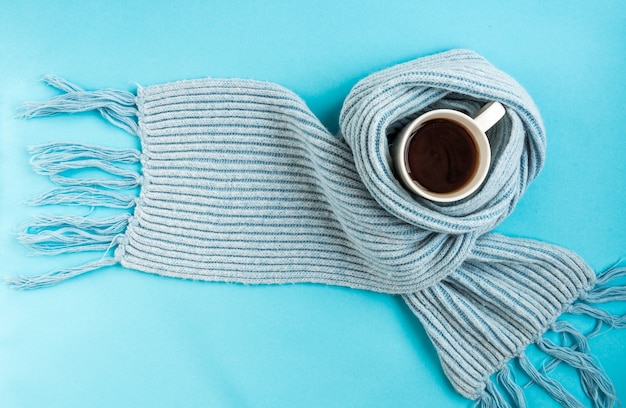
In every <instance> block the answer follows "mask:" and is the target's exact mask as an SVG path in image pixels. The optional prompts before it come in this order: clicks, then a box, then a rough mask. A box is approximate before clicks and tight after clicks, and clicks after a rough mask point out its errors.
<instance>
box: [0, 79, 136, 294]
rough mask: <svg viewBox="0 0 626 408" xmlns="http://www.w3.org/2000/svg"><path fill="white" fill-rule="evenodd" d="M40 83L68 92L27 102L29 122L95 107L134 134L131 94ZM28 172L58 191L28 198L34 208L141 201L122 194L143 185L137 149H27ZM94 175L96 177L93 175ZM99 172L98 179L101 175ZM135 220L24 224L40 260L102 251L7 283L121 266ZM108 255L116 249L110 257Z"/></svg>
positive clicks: (49, 281) (33, 283) (44, 219)
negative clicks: (77, 262)
mask: <svg viewBox="0 0 626 408" xmlns="http://www.w3.org/2000/svg"><path fill="white" fill-rule="evenodd" d="M44 81H45V82H47V83H48V84H49V85H51V86H53V87H55V88H58V89H60V90H62V91H65V92H66V93H65V94H63V95H59V96H57V97H54V98H51V99H49V100H47V101H44V102H40V103H30V104H27V105H26V106H25V107H24V109H23V110H22V116H23V117H25V118H32V117H37V116H50V115H56V114H61V113H75V112H85V111H89V110H97V111H99V112H100V114H101V115H102V116H103V117H104V118H105V119H107V120H108V121H109V122H111V123H113V124H114V125H116V126H118V127H120V128H122V129H124V130H126V131H128V132H129V133H132V134H135V135H136V134H137V129H138V127H137V107H136V105H135V95H133V94H131V93H129V92H125V91H118V90H112V89H105V90H98V91H85V90H83V89H82V88H80V87H78V86H77V85H74V84H72V83H70V82H67V81H65V80H64V79H62V78H59V77H56V76H46V77H44ZM29 151H30V153H31V154H32V158H31V164H32V166H33V169H34V170H35V171H36V172H37V173H39V174H42V175H46V176H48V177H49V178H50V180H51V181H52V182H53V183H54V184H56V185H58V186H59V187H57V188H55V189H52V190H50V191H48V192H45V193H43V194H40V195H37V196H35V197H32V198H31V199H30V200H28V201H27V202H26V203H27V204H30V205H34V206H43V205H71V206H86V207H89V208H91V209H94V208H96V207H105V208H114V209H127V210H129V209H132V208H134V207H135V205H136V203H137V200H138V198H137V197H135V196H134V195H133V194H130V193H128V192H127V191H119V192H116V191H114V190H131V189H134V188H137V187H139V186H141V184H142V182H143V177H142V175H141V174H140V173H139V172H138V171H135V170H134V169H133V168H132V167H133V166H135V167H138V163H140V162H141V159H142V155H141V152H140V151H139V150H137V149H115V148H107V147H103V146H97V145H91V144H81V143H48V144H43V145H39V146H34V147H31V148H30V149H29ZM93 172H97V173H98V175H99V176H100V177H91V176H90V175H91V174H92V173H93ZM101 175H103V176H101ZM133 220H134V218H133V216H132V215H131V214H130V213H128V212H124V213H121V214H118V215H114V216H109V217H105V218H97V217H91V216H75V215H51V214H49V215H41V216H38V217H35V218H34V219H32V220H31V221H30V222H28V223H27V224H26V225H25V226H24V228H23V232H22V233H21V234H20V235H19V239H20V241H21V242H22V243H23V244H24V245H26V246H27V247H29V248H30V249H31V250H32V251H33V252H34V253H35V254H37V255H58V254H66V253H76V252H101V253H102V255H101V257H100V259H97V260H95V261H91V262H87V263H85V264H83V265H80V266H77V267H73V268H68V269H61V270H56V271H52V272H49V273H46V274H43V275H38V276H16V277H10V278H8V279H6V282H7V283H8V284H9V285H10V286H13V287H14V288H16V289H36V288H41V287H46V286H51V285H54V284H56V283H58V282H61V281H64V280H67V279H70V278H73V277H75V276H78V275H82V274H84V273H87V272H90V271H94V270H97V269H101V268H104V267H107V266H112V265H115V264H118V263H119V262H120V259H121V253H123V250H124V248H123V247H124V244H125V242H126V237H125V233H126V230H127V228H128V226H129V225H130V224H131V223H132V222H133ZM110 252H114V255H113V256H111V255H110Z"/></svg>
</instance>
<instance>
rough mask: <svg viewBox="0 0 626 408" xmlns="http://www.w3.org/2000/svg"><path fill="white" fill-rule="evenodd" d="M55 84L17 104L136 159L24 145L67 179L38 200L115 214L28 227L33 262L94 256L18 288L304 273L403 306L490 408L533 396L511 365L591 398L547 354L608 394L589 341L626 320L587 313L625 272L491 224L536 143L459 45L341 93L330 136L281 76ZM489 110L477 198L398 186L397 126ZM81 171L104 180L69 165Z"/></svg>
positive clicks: (493, 76) (512, 84) (611, 296)
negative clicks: (93, 274)
mask: <svg viewBox="0 0 626 408" xmlns="http://www.w3.org/2000/svg"><path fill="white" fill-rule="evenodd" d="M46 80H47V82H48V83H49V84H50V85H52V86H54V87H56V88H58V89H60V90H62V91H64V93H63V94H61V95H59V96H57V97H54V98H52V99H50V100H48V101H44V102H40V103H33V104H28V105H26V106H25V108H24V111H23V112H22V113H23V115H24V116H25V117H36V116H48V115H54V114H58V113H72V112H82V111H89V110H98V111H99V112H100V113H101V114H102V116H103V117H104V118H105V119H107V120H108V121H110V122H111V123H113V124H114V125H116V126H118V127H120V128H122V129H124V130H126V131H128V132H129V133H131V134H133V135H136V136H137V137H138V138H139V140H140V142H141V150H137V149H117V148H115V149H114V148H106V147H103V146H95V145H88V144H76V143H52V144H46V145H41V146H36V147H34V148H32V150H31V153H32V155H33V156H32V163H33V166H34V168H35V170H36V171H38V172H40V173H42V174H45V175H48V176H49V177H50V178H51V179H52V181H53V182H54V183H56V184H57V185H58V186H57V188H55V189H54V190H52V191H49V192H46V193H44V194H41V195H39V196H37V197H34V198H32V200H31V204H35V205H47V204H67V205H79V206H87V207H110V208H119V209H120V210H119V213H118V215H115V216H107V217H97V216H94V215H93V214H92V215H90V216H86V217H83V216H69V215H60V216H59V215H49V216H41V217H37V218H35V219H33V220H32V221H31V222H30V223H29V225H28V226H27V228H26V230H25V231H24V233H23V234H22V235H21V240H22V241H23V242H24V243H25V244H27V245H28V246H30V247H31V248H33V249H34V250H35V251H36V252H38V253H46V254H59V253H67V252H77V251H100V252H101V253H100V255H99V256H98V257H97V259H95V260H94V261H93V262H89V263H87V264H84V265H80V266H78V267H73V268H68V269H63V270H56V271H52V272H50V273H47V274H44V275H39V276H20V277H14V278H11V279H10V280H9V282H10V283H11V284H12V285H14V286H16V287H18V288H37V287H43V286H47V285H52V284H55V283H57V282H59V281H61V280H64V279H68V278H70V277H73V276H76V275H79V274H83V273H85V272H89V271H93V270H95V269H99V268H102V267H105V266H109V265H114V264H121V265H123V266H124V267H127V268H129V269H135V270H139V271H143V272H149V273H155V274H160V275H164V276H169V277H178V278H185V279H194V280H202V281H225V282H238V283H247V284H279V283H296V282H314V283H323V284H330V285H339V286H346V287H350V288H356V289H365V290H370V291H375V292H383V293H388V294H392V295H400V296H402V297H403V299H404V300H405V302H406V304H407V305H408V306H409V308H410V309H411V310H412V312H413V313H414V314H415V316H416V317H417V318H418V319H419V320H420V322H421V323H422V324H423V326H424V327H425V329H426V331H427V333H428V335H429V337H430V339H431V340H432V342H433V344H434V345H435V348H436V350H437V352H438V355H439V358H440V361H441V364H442V365H443V368H444V371H445V373H446V375H447V376H448V378H449V380H450V381H451V383H452V385H453V386H454V387H455V389H456V390H457V391H458V392H459V393H461V394H462V395H464V396H465V397H467V398H470V399H473V400H477V401H478V402H479V403H480V404H482V405H483V406H486V407H503V406H508V405H509V404H511V405H514V406H524V405H525V398H524V392H523V388H521V387H520V385H519V384H517V382H516V381H515V377H514V375H513V374H512V371H511V368H514V370H515V371H518V372H520V371H521V372H523V373H525V375H526V376H527V377H529V378H530V380H531V381H532V382H534V383H536V384H538V385H539V386H541V387H543V388H544V389H545V390H546V391H547V392H548V394H549V395H551V396H552V397H553V398H554V399H555V400H557V401H558V402H560V403H562V404H564V405H566V406H582V405H581V402H579V401H578V400H577V399H576V398H575V397H574V396H573V395H572V394H571V393H570V392H568V391H567V390H566V389H565V388H564V387H563V386H562V385H561V384H559V383H558V382H557V381H556V380H554V379H553V378H551V377H550V375H549V374H550V366H553V365H555V364H556V363H565V364H568V365H570V366H572V367H573V368H574V369H576V370H577V371H578V373H579V375H580V378H581V384H582V388H583V390H584V391H585V393H586V395H587V397H588V398H589V400H590V401H591V402H592V404H593V405H594V406H612V405H613V404H614V403H615V402H616V392H615V389H614V388H613V385H612V384H611V382H610V381H609V379H608V378H607V377H606V375H605V373H604V372H603V370H602V368H601V366H600V365H599V363H598V362H596V360H595V359H594V358H593V357H592V356H591V355H590V354H589V350H588V346H587V338H588V337H589V336H592V335H594V334H596V333H597V331H598V330H599V328H600V327H601V326H602V325H608V326H612V327H624V326H625V325H626V321H625V318H624V316H617V315H612V314H610V313H608V312H606V311H604V310H603V309H600V308H599V307H598V306H597V304H598V303H601V302H607V301H614V300H626V287H624V286H615V284H614V283H612V282H611V281H613V280H615V279H617V278H619V277H622V276H624V275H626V268H624V267H621V266H615V267H613V268H611V269H609V270H607V271H606V272H604V273H603V274H601V275H600V276H596V274H595V273H594V271H593V270H592V269H591V268H590V267H589V266H588V265H587V264H586V263H585V262H584V261H583V260H582V259H581V258H580V257H579V256H577V255H576V254H574V253H572V252H571V251H568V250H566V249H564V248H560V247H558V246H554V245H550V244H546V243H542V242H539V241H533V240H527V239H515V238H509V237H506V236H503V235H499V234H496V233H493V232H490V231H491V230H492V229H493V228H494V227H495V226H497V225H498V224H499V223H500V222H502V221H503V220H504V219H505V218H506V217H507V216H508V215H509V214H510V213H511V212H512V211H513V209H514V208H515V205H516V203H517V202H518V200H519V199H520V197H521V196H522V194H523V193H524V191H525V189H526V188H527V187H528V185H529V183H530V182H531V181H532V180H533V179H534V178H535V177H536V176H537V174H538V173H539V171H540V170H541V168H542V166H543V162H544V153H545V134H544V129H543V125H542V122H541V118H540V116H539V112H538V110H537V108H536V106H535V105H534V103H533V101H532V100H531V98H530V96H529V95H528V94H527V93H526V91H525V90H524V89H523V88H522V87H521V86H520V85H519V84H518V83H517V82H516V81H515V80H514V79H512V78H511V77H510V76H508V75H507V74H505V73H503V72H502V71H500V70H498V69H496V68H495V67H494V66H493V65H491V64H490V63H489V62H488V61H486V60H485V59H484V58H483V57H481V56H480V55H478V54H476V53H474V52H471V51H467V50H452V51H448V52H444V53H441V54H437V55H433V56H428V57H424V58H420V59H417V60H414V61H410V62H407V63H404V64H400V65H396V66H394V67H391V68H388V69H385V70H383V71H380V72H377V73H374V74H372V75H370V76H368V77H366V78H365V79H363V80H361V81H360V82H359V83H358V84H357V85H356V86H355V87H354V88H353V89H352V91H351V92H350V94H349V95H348V97H347V98H346V100H345V102H344V105H343V108H342V111H341V116H340V132H339V134H337V135H333V134H331V133H330V132H328V130H326V129H325V128H324V126H323V125H322V124H321V123H320V121H319V120H318V119H317V118H316V117H315V116H314V115H313V114H312V113H311V111H310V110H309V109H308V108H307V106H306V105H305V103H304V102H303V101H302V100H301V99H300V98H299V97H298V96H297V95H295V94H294V93H292V92H290V91H289V90H287V89H285V88H283V87H281V86H278V85H275V84H272V83H266V82H259V81H252V80H239V79H200V80H192V81H180V82H174V83H169V84H164V85H156V86H149V87H145V88H144V87H140V88H139V89H138V90H137V94H136V95H135V94H133V93H129V92H126V91H120V90H111V89H105V90H96V91H85V90H83V89H82V88H80V87H78V86H77V85H74V84H71V83H69V82H67V81H65V80H63V79H61V78H58V77H54V76H49V77H46ZM488 101H499V102H501V103H502V104H503V105H504V106H505V107H506V111H507V113H506V116H505V118H504V119H503V120H501V121H500V122H499V123H498V124H497V125H496V126H494V127H493V128H492V129H491V130H490V131H489V132H488V133H487V136H488V138H489V141H490V144H491V149H492V162H491V167H490V174H489V176H488V178H487V180H486V181H485V183H484V184H483V185H482V187H481V188H480V189H479V191H478V192H476V193H475V194H473V195H472V196H470V197H468V198H466V199H463V200H461V201H457V202H454V203H446V204H443V203H435V202H430V201H428V200H425V199H422V198H415V197H414V196H412V195H410V194H409V193H408V192H407V191H406V190H405V189H404V188H402V185H401V184H400V183H399V182H398V181H397V179H396V178H395V177H394V174H393V171H392V168H391V167H390V164H389V162H388V160H387V157H388V146H389V143H390V142H391V141H392V140H393V138H394V137H395V135H396V134H397V133H398V132H399V131H400V130H401V129H402V128H403V127H404V125H406V124H407V123H408V122H409V121H410V120H411V119H413V118H415V117H417V116H418V115H420V114H422V113H424V112H426V111H428V110H432V109H438V108H448V109H455V110H459V111H462V112H464V113H466V114H468V115H470V116H473V115H475V114H476V112H477V111H478V109H479V108H480V107H481V106H482V105H483V104H484V103H485V102H488ZM85 169H97V170H98V172H99V173H107V175H106V176H105V177H101V178H98V177H91V176H87V175H85V174H83V173H81V172H80V171H78V172H77V170H85ZM86 174H91V173H89V172H86ZM137 190H139V193H138V195H136V194H135V192H136V191H137ZM563 313H570V314H578V315H585V316H590V317H592V318H594V319H596V321H597V322H598V325H597V327H596V330H594V331H593V332H592V333H587V334H586V335H583V334H582V333H580V332H579V331H578V330H577V329H576V328H574V327H573V326H572V325H571V324H569V323H567V322H566V321H563V320H557V319H558V318H559V317H560V316H561V314H563ZM546 332H557V333H560V334H562V336H561V337H562V339H563V341H562V342H556V341H554V340H551V339H553V338H554V336H549V335H547V334H548V333H546ZM530 344H534V345H535V346H536V347H537V348H538V349H540V350H541V351H542V352H543V353H545V354H546V356H547V358H548V362H549V363H548V364H547V367H546V366H544V368H543V369H537V368H535V366H534V365H533V363H531V361H530V360H529V358H528V357H527V356H526V353H525V350H526V348H527V346H528V345H530Z"/></svg>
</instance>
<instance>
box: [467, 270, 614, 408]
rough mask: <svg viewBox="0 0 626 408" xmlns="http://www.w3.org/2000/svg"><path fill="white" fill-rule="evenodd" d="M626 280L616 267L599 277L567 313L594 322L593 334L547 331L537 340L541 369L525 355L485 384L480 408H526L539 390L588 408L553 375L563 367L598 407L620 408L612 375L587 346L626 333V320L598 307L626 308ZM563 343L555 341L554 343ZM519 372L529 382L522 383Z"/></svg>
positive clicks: (560, 328) (561, 327) (566, 327)
mask: <svg viewBox="0 0 626 408" xmlns="http://www.w3.org/2000/svg"><path fill="white" fill-rule="evenodd" d="M623 278H626V266H619V265H615V266H613V267H611V268H609V269H608V270H607V271H605V272H604V273H602V274H601V275H599V276H598V278H597V280H596V284H595V286H594V287H592V288H591V289H590V290H588V291H585V292H582V293H581V294H580V297H579V298H578V300H577V301H576V302H575V303H573V304H572V305H570V306H569V307H568V308H567V309H566V311H565V312H566V313H569V314H573V315H578V316H584V317H587V318H590V319H591V320H592V322H593V323H595V326H594V328H593V329H592V330H591V331H590V332H589V333H586V334H583V333H581V332H580V331H579V330H578V329H576V328H575V327H574V326H573V325H572V324H571V323H569V322H567V321H564V320H557V321H556V322H554V323H553V324H552V325H551V326H550V328H549V330H548V331H546V333H544V334H543V335H541V336H539V337H537V339H536V340H535V342H534V346H535V347H536V349H537V350H538V351H539V352H540V353H542V354H543V355H544V360H543V362H542V363H540V364H539V365H540V366H541V368H536V367H535V365H534V364H533V363H532V362H531V360H530V358H529V357H528V355H527V353H526V352H521V353H520V354H519V355H518V356H517V357H515V358H513V359H511V360H510V361H509V362H508V363H507V364H504V365H503V367H502V368H501V369H500V370H499V371H498V372H497V373H496V374H495V375H494V376H493V378H492V379H488V380H487V381H486V382H485V387H484V389H483V391H482V392H481V394H480V395H479V396H477V398H476V404H475V406H476V407H481V408H506V407H526V406H527V402H526V397H525V395H524V389H525V388H527V387H528V386H530V385H536V386H538V387H540V388H541V389H543V390H544V391H545V392H546V394H547V395H548V396H549V397H551V398H552V399H553V400H555V401H556V402H558V403H560V404H561V405H563V406H567V407H581V408H582V407H584V406H585V405H584V404H583V402H581V401H580V400H579V399H578V398H577V397H576V396H574V395H573V394H572V393H571V392H570V391H568V390H567V389H566V388H565V387H564V386H563V385H562V384H561V383H559V382H558V381H557V380H556V379H555V378H553V377H551V376H550V375H549V374H550V372H551V371H553V370H554V369H555V368H556V367H557V366H558V365H559V364H564V365H567V366H568V367H569V368H570V369H573V370H575V371H576V372H577V373H578V377H579V379H580V389H581V390H582V392H583V393H584V395H585V396H586V398H587V400H588V401H589V402H590V403H591V406H593V407H614V406H616V405H619V400H618V397H617V392H616V390H615V387H614V386H613V384H612V382H611V380H610V379H609V377H608V375H607V374H606V372H605V371H604V369H603V368H602V366H601V365H600V363H599V362H598V361H597V360H596V358H595V357H594V356H593V354H592V353H591V349H590V347H589V344H588V340H589V339H590V338H592V337H595V336H597V335H598V334H599V333H600V331H601V330H602V329H603V328H624V327H626V314H623V315H616V314H612V313H610V312H608V311H606V310H604V309H602V308H600V307H599V306H598V304H602V303H610V302H626V284H625V283H621V284H620V283H618V280H621V279H623ZM555 335H556V337H557V338H559V340H558V341H556V342H555V341H554V340H553V339H554V337H555ZM515 372H517V373H518V374H521V375H522V376H524V377H525V378H526V381H523V382H521V381H518V380H517V379H516V375H515Z"/></svg>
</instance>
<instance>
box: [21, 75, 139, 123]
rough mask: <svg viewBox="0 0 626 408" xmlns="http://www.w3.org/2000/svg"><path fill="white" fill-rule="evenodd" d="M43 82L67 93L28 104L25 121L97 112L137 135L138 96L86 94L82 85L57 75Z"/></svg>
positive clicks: (23, 111) (108, 92) (109, 92)
mask: <svg viewBox="0 0 626 408" xmlns="http://www.w3.org/2000/svg"><path fill="white" fill-rule="evenodd" d="M42 80H43V81H44V82H45V83H47V84H48V85H50V86H52V87H54V88H57V89H59V90H61V91H65V92H66V93H64V94H62V95H59V96H56V97H54V98H50V99H48V100H46V101H43V102H30V103H27V104H25V105H24V106H23V107H22V109H21V111H20V116H22V117H23V118H26V119H30V118H34V117H42V116H54V115H58V114H61V113H77V112H87V111H92V110H97V111H99V112H100V114H101V115H102V117H103V118H105V119H106V120H108V121H109V122H111V123H112V124H114V125H115V126H117V127H119V128H121V129H124V130H126V131H127V132H128V133H130V134H133V135H136V134H137V131H138V126H137V120H136V118H137V104H136V96H135V95H134V94H132V93H130V92H127V91H121V90H118V89H101V90H96V91H85V90H84V89H82V88H81V87H79V86H78V85H76V84H73V83H70V82H68V81H66V80H65V79H63V78H60V77H58V76H56V75H46V76H44V77H43V78H42Z"/></svg>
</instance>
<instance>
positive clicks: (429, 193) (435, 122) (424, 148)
mask: <svg viewBox="0 0 626 408" xmlns="http://www.w3.org/2000/svg"><path fill="white" fill-rule="evenodd" d="M504 114H505V109H504V106H502V104H500V103H499V102H489V103H487V104H486V105H485V106H483V107H482V109H481V110H480V111H479V112H478V114H477V115H476V117H474V118H472V117H470V116H468V115H466V114H464V113H462V112H459V111H456V110H452V109H436V110H432V111H429V112H426V113H424V114H423V115H420V116H419V117H418V118H416V119H415V120H413V121H411V123H409V124H408V125H407V126H406V127H405V128H404V129H403V130H402V131H401V132H400V133H399V134H398V136H397V137H396V139H395V141H394V142H393V144H392V146H391V159H392V160H391V161H392V166H393V168H394V169H395V172H396V174H397V177H398V178H399V179H400V181H401V182H402V184H403V185H404V186H405V187H406V188H407V189H408V190H409V191H410V192H411V193H414V194H417V195H419V196H421V197H424V198H426V199H428V200H431V201H437V202H452V201H458V200H461V199H463V198H465V197H467V196H469V195H470V194H472V193H473V192H474V191H476V190H477V189H478V188H479V187H480V185H481V184H482V183H483V181H484V180H485V178H486V177H487V173H488V171H489V165H490V162H491V149H490V146H489V140H488V139H487V136H486V135H485V132H486V131H487V130H489V129H490V128H491V127H492V126H493V125H495V124H496V123H497V122H498V121H499V120H500V119H501V118H502V117H503V116H504Z"/></svg>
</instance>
